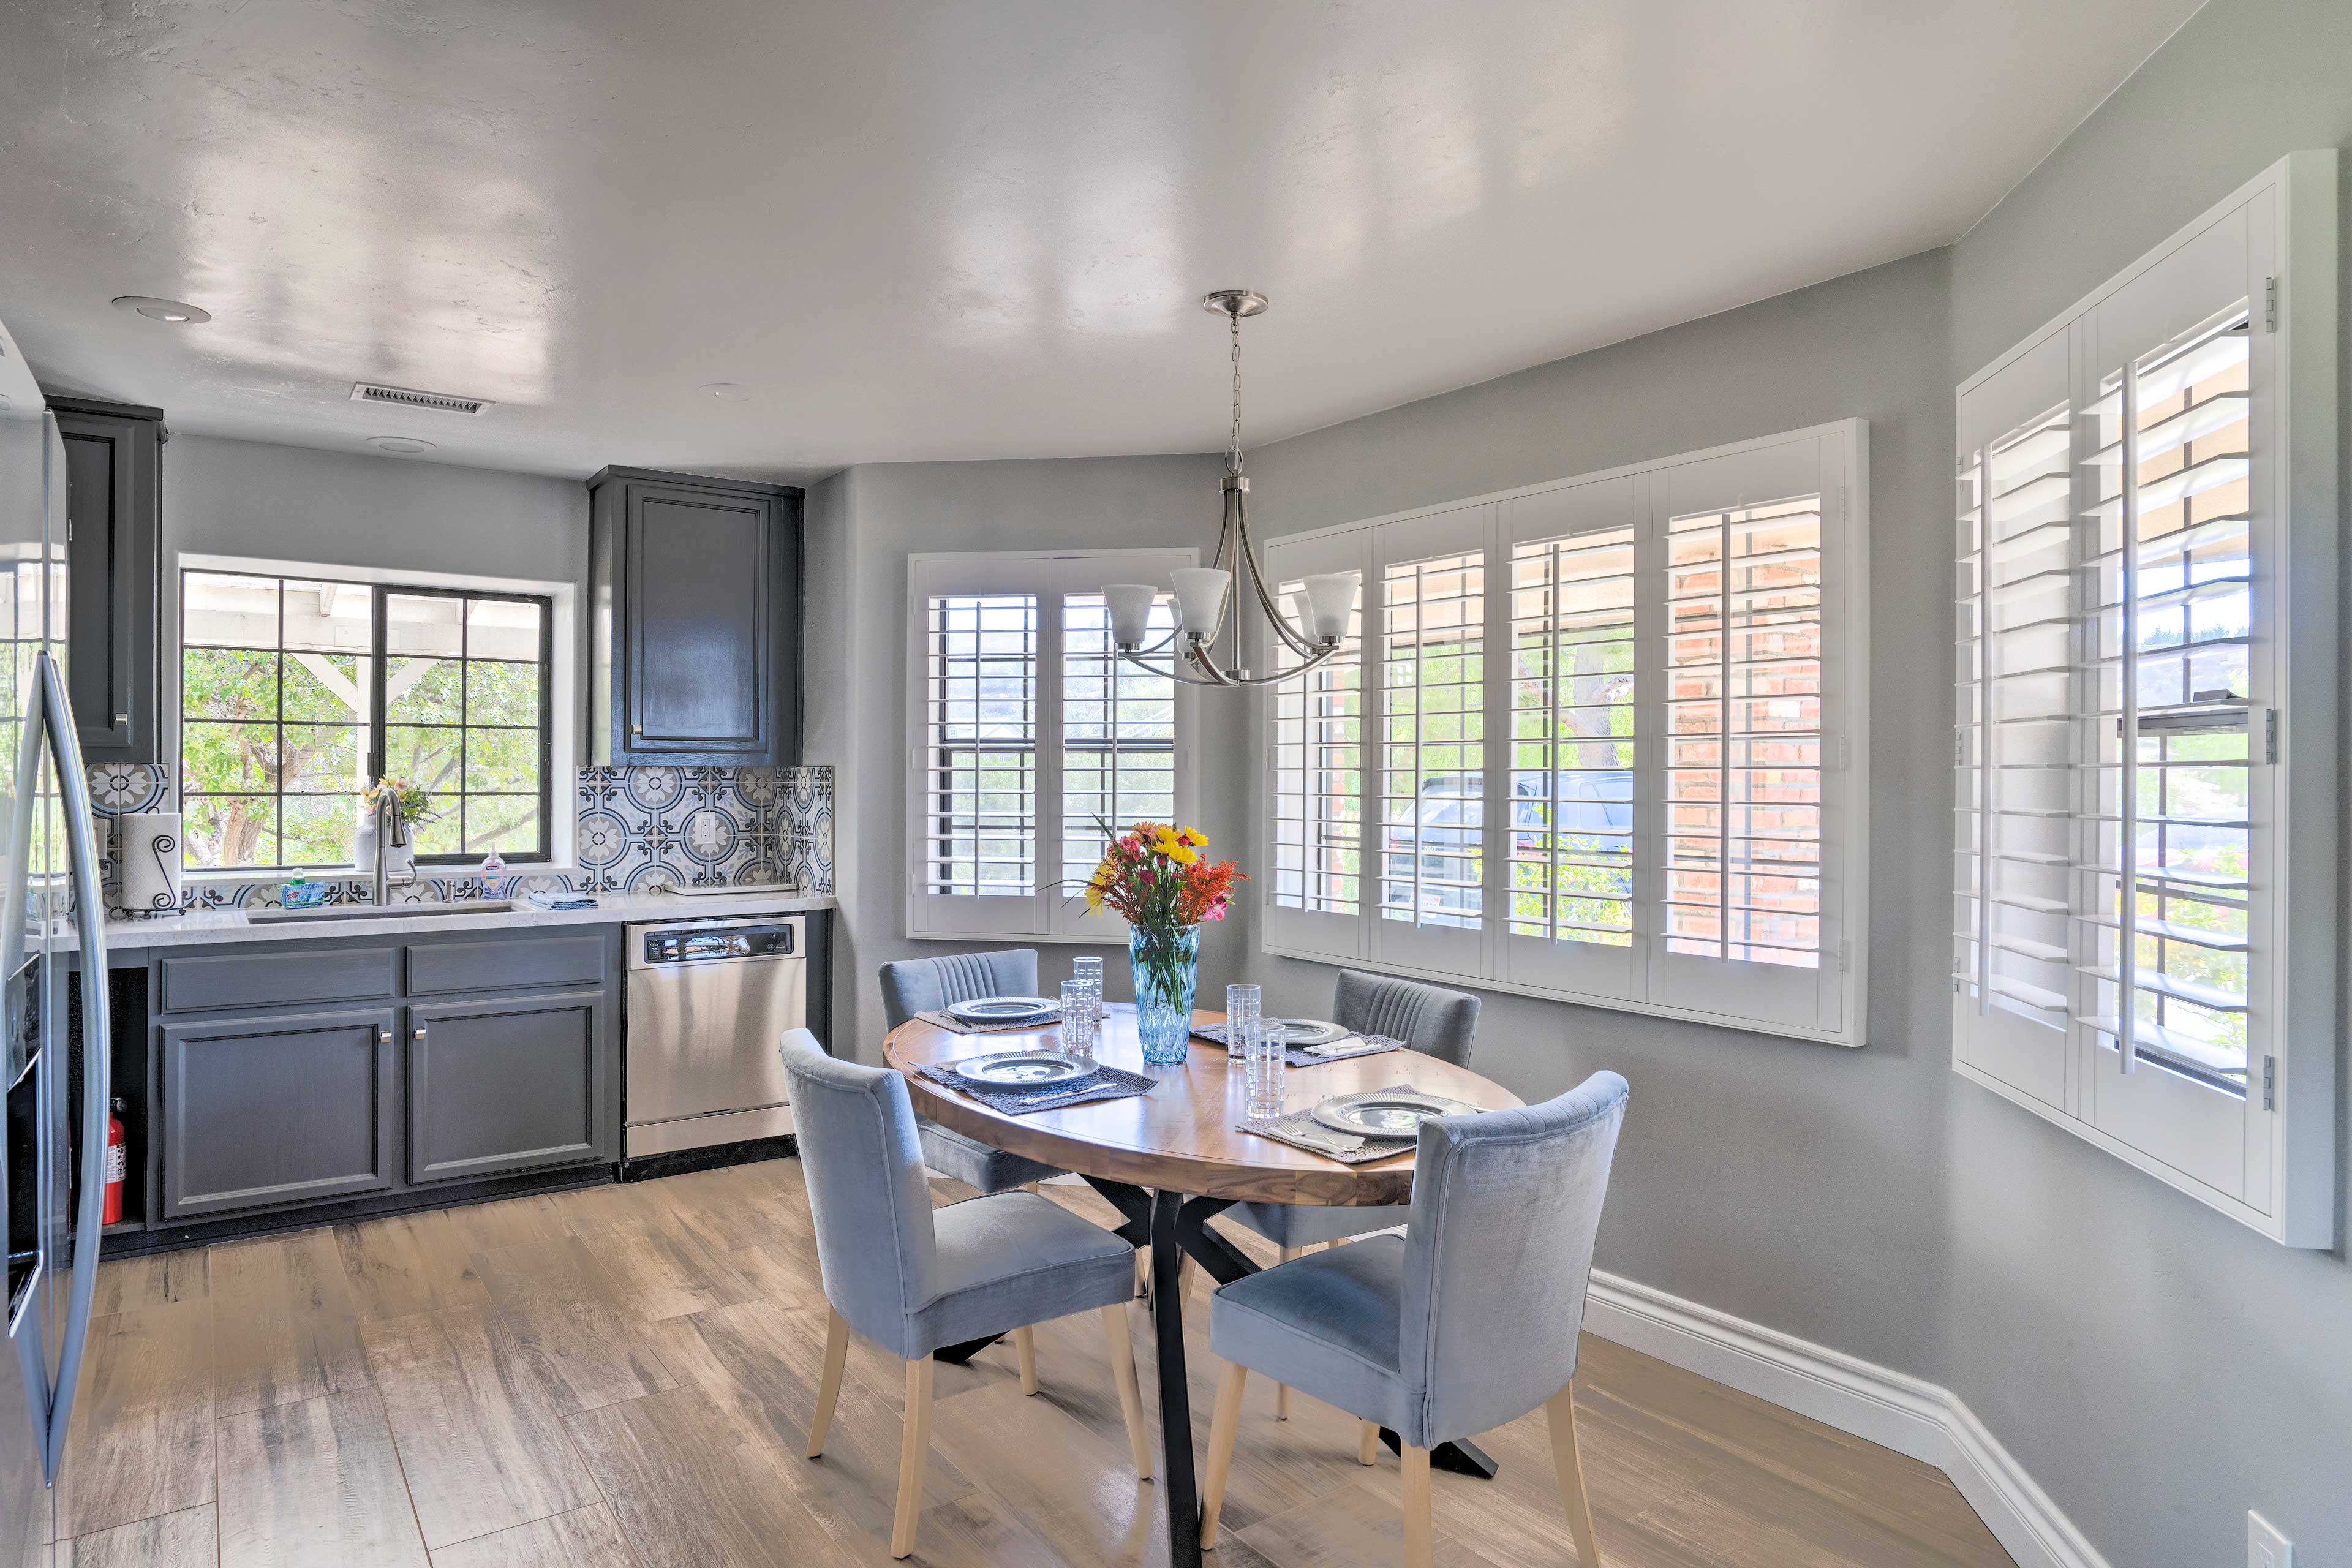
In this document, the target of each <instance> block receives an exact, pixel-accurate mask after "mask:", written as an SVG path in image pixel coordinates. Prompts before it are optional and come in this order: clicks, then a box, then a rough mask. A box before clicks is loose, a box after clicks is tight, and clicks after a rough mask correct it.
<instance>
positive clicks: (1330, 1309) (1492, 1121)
mask: <svg viewBox="0 0 2352 1568" xmlns="http://www.w3.org/2000/svg"><path fill="white" fill-rule="evenodd" d="M1625 1097H1626V1091H1625V1080H1624V1079H1622V1078H1620V1077H1618V1076H1617V1075H1616V1074H1615V1073H1613V1072H1598V1073H1595V1074H1593V1075H1592V1076H1591V1078H1589V1079H1585V1081H1584V1082H1583V1083H1582V1084H1581V1085H1580V1086H1578V1087H1577V1088H1575V1089H1570V1091H1569V1092H1568V1093H1566V1094H1563V1095H1561V1096H1560V1097H1559V1099H1557V1100H1548V1101H1546V1102H1545V1103H1543V1104H1541V1105H1530V1106H1525V1107H1522V1108H1520V1109H1518V1110H1494V1111H1488V1112H1486V1113H1485V1114H1484V1115H1476V1116H1447V1117H1440V1118H1438V1119H1436V1120H1434V1121H1424V1122H1423V1123H1422V1124H1421V1139H1420V1143H1419V1145H1418V1158H1417V1160H1416V1163H1415V1164H1414V1167H1413V1186H1412V1219H1411V1223H1410V1225H1409V1226H1408V1228H1407V1229H1406V1231H1405V1234H1404V1235H1403V1236H1401V1237H1399V1236H1379V1237H1370V1238H1369V1239H1367V1240H1364V1241H1360V1242H1357V1243H1355V1244H1354V1245H1352V1246H1349V1247H1340V1248H1338V1249H1337V1250H1333V1251H1324V1252H1318V1253H1313V1254H1311V1255H1309V1256H1307V1257H1305V1258H1298V1259H1297V1260H1296V1261H1293V1262H1289V1263H1284V1264H1280V1265H1277V1266H1276V1267H1275V1268H1269V1269H1266V1270H1265V1272H1263V1273H1259V1274H1252V1275H1249V1276H1247V1277H1245V1278H1244V1279H1236V1280H1234V1282H1233V1283H1232V1284H1230V1285H1227V1286H1224V1287H1223V1288H1222V1289H1219V1290H1218V1291H1217V1293H1216V1295H1215V1296H1214V1297H1213V1299H1212V1301H1211V1305H1210V1308H1209V1348H1210V1349H1211V1350H1212V1351H1214V1352H1216V1353H1217V1354H1218V1355H1220V1356H1222V1357H1223V1358H1224V1360H1225V1361H1226V1362H1228V1363H1231V1364H1230V1365H1229V1366H1228V1367H1227V1368H1226V1371H1225V1378H1224V1383H1223V1386H1222V1387H1221V1388H1220V1389H1219V1390H1218V1393H1217V1407H1216V1414H1215V1415H1214V1417H1213V1419H1212V1421H1211V1422H1210V1426H1209V1463H1208V1478H1207V1482H1206V1484H1205V1485H1204V1486H1203V1487H1202V1495H1201V1510H1202V1516H1201V1543H1202V1545H1203V1546H1208V1545H1211V1544H1213V1543H1214V1542H1215V1540H1216V1533H1217V1513H1218V1510H1219V1509H1220V1508H1221V1507H1222V1506H1223V1501H1224V1494H1225V1478H1226V1475H1227V1473H1228V1471H1229V1470H1230V1469H1231V1468H1232V1466H1233V1459H1234V1436H1235V1433H1236V1429H1237V1428H1238V1426H1239V1425H1240V1421H1241V1404H1242V1390H1243V1387H1244V1385H1245V1384H1246V1383H1247V1382H1248V1379H1249V1374H1250V1373H1252V1372H1257V1373H1264V1374H1265V1375H1266V1376H1268V1377H1273V1378H1277V1379H1279V1380H1281V1381H1282V1382H1283V1383H1286V1384H1290V1385H1292V1386H1294V1387H1297V1388H1298V1389H1299V1390H1301V1391H1302V1392H1304V1393H1307V1394H1311V1395H1313V1396H1314V1397H1315V1398H1318V1399H1320V1400H1323V1401H1324V1402H1326V1403H1327V1404H1330V1405H1338V1406H1339V1408H1340V1409H1342V1410H1344V1411H1346V1412H1348V1413H1349V1415H1354V1416H1356V1417H1358V1418H1359V1419H1360V1420H1361V1421H1362V1423H1363V1426H1362V1428H1361V1432H1360V1444H1361V1451H1360V1453H1359V1455H1358V1458H1360V1459H1361V1460H1362V1461H1363V1462H1364V1463H1365V1464H1370V1463H1371V1462H1372V1459H1373V1457H1374V1447H1373V1445H1374V1443H1375V1442H1376V1440H1377V1436H1378V1432H1379V1429H1380V1428H1381V1427H1382V1426H1386V1427H1388V1428H1390V1429H1391V1430H1392V1431H1394V1432H1395V1433H1396V1434H1397V1436H1398V1437H1399V1438H1400V1439H1401V1442H1402V1450H1403V1459H1404V1537H1405V1563H1406V1564H1407V1568H1429V1563H1430V1555H1431V1552H1432V1544H1431V1528H1432V1527H1431V1524H1430V1516H1429V1485H1430V1483H1429V1451H1430V1449H1432V1448H1433V1447H1437V1446H1438V1445H1439V1444H1441V1443H1447V1442H1452V1441H1454V1440H1456V1439H1458V1438H1464V1437H1469V1436H1474V1435H1475V1434H1477V1433H1480V1432H1484V1431H1486V1430H1488V1429H1490V1428H1492V1427H1496V1426H1501V1425H1503V1423H1505V1422H1507V1421H1511V1420H1516V1419H1517V1417H1519V1416H1521V1415H1526V1414H1527V1413H1528V1412H1529V1411H1531V1410H1534V1409H1536V1408H1537V1407H1538V1406H1541V1407H1542V1408H1543V1409H1544V1411H1545V1415H1546V1416H1547V1418H1548V1420H1549V1426H1550V1428H1551V1447H1552V1458H1553V1462H1554V1464H1555V1466H1556V1467H1557V1468H1558V1470H1559V1484H1560V1491H1561V1499H1562V1501H1563V1502H1564V1504H1565V1505H1566V1508H1567V1510H1568V1526H1569V1533H1570V1536H1571V1537H1572V1538H1573V1539H1574V1541H1575V1543H1576V1555H1577V1561H1578V1563H1580V1564H1581V1565H1582V1568H1600V1563H1601V1554H1600V1551H1599V1548H1598V1547H1597V1546H1596V1544H1595V1543H1594V1541H1593V1535H1592V1510H1591V1506H1590V1504H1589V1503H1588V1502H1587V1501H1586V1499H1585V1495H1584V1479H1583V1469H1582V1467H1581V1465H1580V1462H1579V1460H1578V1458H1577V1451H1576V1396H1575V1391H1574V1387H1573V1379H1574V1378H1575V1376H1576V1348H1577V1346H1576V1339H1577V1333H1578V1331H1580V1329H1581V1327H1582V1326H1583V1321H1584V1291H1585V1286H1586V1283H1587V1281H1588V1280H1589V1279H1590V1278H1591V1273H1592V1240H1593V1236H1594V1233H1595V1232H1596V1231H1598V1230H1599V1228H1600V1226H1601V1204H1602V1201H1603V1200H1604V1199H1605V1198H1606V1197H1607V1196H1608V1193H1609V1166H1610V1163H1611V1160H1612V1158H1613V1156H1614V1155H1615V1152H1616V1149H1617V1131H1618V1128H1619V1127H1620V1126H1621V1125H1622V1123H1623V1121H1624V1117H1625Z"/></svg>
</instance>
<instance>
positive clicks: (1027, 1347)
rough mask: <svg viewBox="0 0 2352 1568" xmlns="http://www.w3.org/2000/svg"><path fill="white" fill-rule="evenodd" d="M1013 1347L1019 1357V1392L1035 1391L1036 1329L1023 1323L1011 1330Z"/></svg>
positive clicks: (1032, 1392) (1029, 1392) (1030, 1392)
mask: <svg viewBox="0 0 2352 1568" xmlns="http://www.w3.org/2000/svg"><path fill="white" fill-rule="evenodd" d="M1013 1351H1014V1352H1016V1353H1017V1354H1018V1355H1019V1356H1020V1358H1021V1392H1022V1393H1024V1394H1034V1393H1036V1392H1037V1331H1036V1330H1034V1329H1033V1328H1030V1327H1028V1326H1027V1325H1026V1324H1024V1325H1023V1326H1022V1327H1020V1328H1017V1329H1015V1330H1013Z"/></svg>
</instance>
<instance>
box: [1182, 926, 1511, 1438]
mask: <svg viewBox="0 0 2352 1568" xmlns="http://www.w3.org/2000/svg"><path fill="white" fill-rule="evenodd" d="M1331 1021H1332V1022H1333V1023H1335V1024H1337V1025H1339V1026H1340V1027H1341V1028H1344V1029H1351V1030H1353V1031H1354V1032H1355V1033H1357V1034H1360V1035H1386V1036H1387V1037H1389V1038H1390V1039H1392V1040H1402V1041H1403V1042H1404V1044H1405V1048H1406V1049H1407V1050H1411V1051H1419V1052H1420V1053H1421V1054H1422V1055H1423V1056H1430V1057H1435V1058H1438V1059H1439V1060H1440V1061H1446V1062H1451V1063H1453V1064H1454V1066H1455V1067H1468V1066H1469V1065H1470V1047H1472V1046H1474V1045H1475V1044H1476V1043H1477V1037H1478V998H1476V997H1475V996H1473V995H1471V994H1469V993H1467V992H1465V991H1448V990H1446V989H1445V988H1444V986H1441V985H1423V984H1418V983H1416V982H1414V981H1411V980H1398V979H1396V978H1394V977H1392V976H1391V975H1386V974H1367V973H1363V972H1362V971H1361V970H1357V969H1343V970H1341V971H1339V984H1337V985H1336V986H1335V987H1334V988H1333V990H1332V993H1331ZM1225 1217H1226V1218H1228V1219H1232V1220H1235V1221H1238V1222H1239V1223H1241V1224H1242V1225H1245V1226H1248V1227H1249V1228H1250V1229H1252V1230H1254V1231H1255V1232H1257V1233H1258V1234H1259V1235H1260V1236H1262V1237H1265V1238H1266V1239H1267V1240H1268V1241H1270V1242H1272V1243H1274V1245H1275V1246H1276V1247H1278V1248H1280V1249H1281V1256H1282V1259H1283V1261H1284V1262H1288V1261H1289V1260H1290V1259H1291V1258H1296V1257H1297V1256H1298V1255H1299V1254H1300V1253H1301V1252H1303V1251H1305V1250H1306V1249H1307V1247H1318V1246H1320V1247H1337V1246H1338V1245H1339V1243H1340V1242H1342V1241H1345V1240H1347V1239H1348V1238H1349V1237H1358V1236H1367V1235H1370V1233H1371V1232H1373V1231H1376V1230H1392V1229H1394V1228H1395V1227H1396V1226H1401V1225H1402V1224H1404V1223H1405V1207H1404V1205H1402V1204H1391V1205H1381V1206H1378V1207H1372V1208H1350V1207H1345V1206H1339V1205H1318V1204H1235V1205H1234V1206H1233V1207H1232V1208H1230V1209H1227V1210H1226V1211H1225ZM1274 1413H1275V1417H1276V1419H1277V1420H1281V1421H1287V1420H1289V1419H1290V1390H1289V1389H1288V1388H1284V1389H1282V1390H1280V1391H1279V1392H1278V1393H1277V1394H1276V1396H1275V1406H1274Z"/></svg>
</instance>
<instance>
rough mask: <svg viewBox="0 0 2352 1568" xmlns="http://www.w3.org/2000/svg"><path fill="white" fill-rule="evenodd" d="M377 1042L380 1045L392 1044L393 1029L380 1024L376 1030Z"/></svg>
mask: <svg viewBox="0 0 2352 1568" xmlns="http://www.w3.org/2000/svg"><path fill="white" fill-rule="evenodd" d="M375 1043H376V1044H377V1045H379V1046H388V1045H390V1044H392V1031H391V1030H390V1029H387V1028H384V1027H383V1026H377V1028H376V1032H375Z"/></svg>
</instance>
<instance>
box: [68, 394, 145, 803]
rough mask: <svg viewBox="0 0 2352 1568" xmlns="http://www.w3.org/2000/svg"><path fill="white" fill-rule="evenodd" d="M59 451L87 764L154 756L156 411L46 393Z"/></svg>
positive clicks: (76, 687)
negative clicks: (62, 443) (54, 419)
mask: <svg viewBox="0 0 2352 1568" xmlns="http://www.w3.org/2000/svg"><path fill="white" fill-rule="evenodd" d="M48 404H49V407H50V409H51V410H52V411H53V412H54V413H55V414H56V415H57V420H58V433H59V434H60V435H62V436H63V437H65V449H66V520H67V531H66V573H67V583H68V588H67V608H66V689H67V695H68V697H69V698H70V699H71V700H72V702H73V710H74V717H75V720H76V727H77V729H79V731H80V736H81V749H82V755H83V757H84V759H85V760H87V761H89V762H91V763H152V762H153V761H155V574H156V563H157V561H158V558H159V557H158V541H159V540H160V538H161V536H162V529H161V527H160V516H161V511H162V507H163V441H164V431H163V410H162V409H160V408H143V407H139V406H137V405H131V404H122V403H93V402H89V401H87V400H84V399H81V398H77V397H52V398H50V399H49V400H48Z"/></svg>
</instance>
